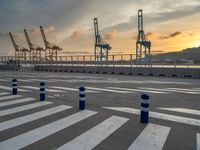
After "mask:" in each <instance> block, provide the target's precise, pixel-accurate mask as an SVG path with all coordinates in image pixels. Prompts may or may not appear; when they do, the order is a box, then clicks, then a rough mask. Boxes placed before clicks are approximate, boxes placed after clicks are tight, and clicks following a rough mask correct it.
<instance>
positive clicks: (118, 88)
mask: <svg viewBox="0 0 200 150" xmlns="http://www.w3.org/2000/svg"><path fill="white" fill-rule="evenodd" d="M108 88H111V89H115V90H126V91H133V92H147V93H156V94H165V93H168V92H159V91H153V90H140V89H131V88H120V87H108Z"/></svg>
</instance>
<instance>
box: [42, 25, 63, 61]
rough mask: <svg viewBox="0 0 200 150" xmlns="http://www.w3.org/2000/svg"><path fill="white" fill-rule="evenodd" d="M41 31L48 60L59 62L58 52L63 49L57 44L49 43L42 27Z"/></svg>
mask: <svg viewBox="0 0 200 150" xmlns="http://www.w3.org/2000/svg"><path fill="white" fill-rule="evenodd" d="M40 31H41V34H42V38H43V41H44V45H45V48H46V54H45V56H46V60H51V61H57V56H58V51H61V50H62V48H60V47H59V46H57V45H56V44H52V43H50V42H48V41H47V38H46V35H45V32H44V29H43V27H42V26H40Z"/></svg>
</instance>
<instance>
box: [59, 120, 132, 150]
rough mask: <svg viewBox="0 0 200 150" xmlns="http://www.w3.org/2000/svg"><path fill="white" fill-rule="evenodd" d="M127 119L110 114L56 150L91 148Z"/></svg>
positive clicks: (83, 149) (86, 149) (84, 149)
mask: <svg viewBox="0 0 200 150" xmlns="http://www.w3.org/2000/svg"><path fill="white" fill-rule="evenodd" d="M128 120H129V119H127V118H122V117H118V116H112V117H110V118H108V119H106V120H105V121H103V122H102V123H100V124H98V125H97V126H95V127H93V128H92V129H90V130H88V131H87V132H85V133H83V134H81V135H80V136H78V137H76V138H75V139H73V140H71V141H70V142H68V143H66V144H65V145H63V146H61V147H59V148H58V149H57V150H73V149H74V150H91V149H93V148H94V147H95V146H97V145H98V144H99V143H101V142H102V141H103V140H104V139H106V138H107V137H108V136H109V135H111V134H112V133H113V132H114V131H116V130H117V129H118V128H120V127H121V126H122V125H123V124H124V123H126V122H127V121H128Z"/></svg>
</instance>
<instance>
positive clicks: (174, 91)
mask: <svg viewBox="0 0 200 150" xmlns="http://www.w3.org/2000/svg"><path fill="white" fill-rule="evenodd" d="M139 89H146V90H155V91H165V92H173V93H182V94H184V93H187V94H199V93H198V92H188V91H179V90H170V89H156V88H146V87H139Z"/></svg>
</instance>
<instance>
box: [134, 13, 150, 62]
mask: <svg viewBox="0 0 200 150" xmlns="http://www.w3.org/2000/svg"><path fill="white" fill-rule="evenodd" d="M135 63H136V64H140V65H141V64H150V63H151V41H149V40H147V39H146V37H145V32H144V29H143V11H142V9H140V10H138V38H137V41H136V59H135Z"/></svg>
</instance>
